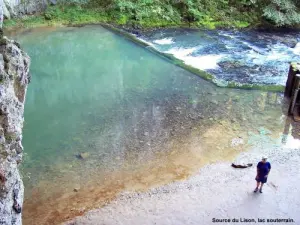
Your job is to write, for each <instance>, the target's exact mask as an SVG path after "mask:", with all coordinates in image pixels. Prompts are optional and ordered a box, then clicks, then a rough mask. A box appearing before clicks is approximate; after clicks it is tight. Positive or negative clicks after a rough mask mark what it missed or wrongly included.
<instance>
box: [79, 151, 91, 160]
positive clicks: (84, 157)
mask: <svg viewBox="0 0 300 225" xmlns="http://www.w3.org/2000/svg"><path fill="white" fill-rule="evenodd" d="M89 156H90V153H88V152H82V153H79V154H78V155H76V157H77V158H78V159H87V158H88V157H89Z"/></svg>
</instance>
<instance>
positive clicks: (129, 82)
mask: <svg viewBox="0 0 300 225" xmlns="http://www.w3.org/2000/svg"><path fill="white" fill-rule="evenodd" d="M16 39H17V40H18V41H19V42H20V43H21V44H22V46H23V47H24V49H25V50H26V51H27V52H28V54H29V55H30V57H31V59H32V65H31V75H32V81H31V83H30V85H29V88H28V92H27V99H26V105H25V125H24V135H23V145H24V148H25V156H24V162H23V165H22V173H23V176H24V182H25V187H26V199H27V202H30V203H28V204H30V205H34V203H36V202H39V199H31V198H30V196H32V194H33V193H34V190H36V189H37V188H38V187H39V186H40V185H41V184H42V183H43V184H44V185H45V182H46V184H47V186H48V187H49V189H47V191H46V190H44V192H45V193H43V195H45V196H47V197H49V196H50V197H51V194H52V193H55V192H57V191H58V190H59V189H60V188H61V189H63V188H64V191H66V190H67V187H69V186H70V184H71V186H72V185H73V183H74V182H76V185H77V184H80V185H83V186H84V184H85V183H87V182H89V181H90V180H93V179H94V178H93V177H94V176H95V174H97V179H98V181H99V182H100V183H101V182H102V180H101V178H99V177H102V178H103V179H104V178H105V180H106V179H108V178H107V176H108V174H110V173H112V172H118V171H124V168H125V166H124V165H126V170H128V171H131V173H134V172H135V171H139V168H141V167H143V166H144V164H146V163H148V162H151V161H153V160H156V158H157V154H158V153H166V154H165V155H164V157H165V158H163V159H162V158H160V160H162V161H159V163H166V162H167V161H168V160H169V159H168V157H169V156H168V154H167V153H168V152H172V154H173V153H174V151H177V152H180V154H183V156H184V155H185V154H186V155H187V154H189V151H188V147H187V146H188V145H189V144H190V143H191V138H190V137H195V136H196V137H198V139H199V140H198V139H197V140H198V141H197V142H195V143H196V145H197V146H200V147H202V148H203V149H202V150H201V153H199V155H200V158H201V154H203V156H205V158H206V159H208V158H209V157H211V156H213V155H215V156H216V155H218V156H219V157H220V158H222V157H225V156H226V155H227V153H226V151H227V150H228V151H229V152H230V154H237V153H238V152H237V151H236V150H232V149H231V147H230V143H231V138H233V137H239V136H241V137H243V138H245V143H246V142H247V135H248V133H249V132H250V131H251V132H258V133H259V132H260V131H261V129H267V130H270V131H271V133H272V135H274V136H275V137H276V138H278V139H280V138H281V135H282V133H283V131H284V126H285V123H284V122H285V120H284V116H283V111H284V107H283V105H282V95H281V94H280V93H268V92H260V91H245V90H237V89H225V88H217V87H216V86H214V85H213V84H211V83H209V82H206V81H204V80H202V79H201V78H199V77H197V76H194V75H193V74H191V73H189V72H187V71H185V70H183V69H181V68H179V67H176V66H174V65H172V64H171V63H169V62H167V61H165V60H163V59H162V58H159V57H157V56H156V55H154V54H152V53H151V52H149V51H147V49H144V48H142V47H139V46H137V45H135V44H134V43H131V42H129V41H128V40H125V39H124V38H122V37H120V36H117V35H115V34H113V33H112V32H110V31H108V30H106V29H104V28H102V27H100V26H86V27H82V28H58V29H54V30H53V29H52V30H50V29H39V30H35V31H32V32H27V33H23V34H20V35H19V36H17V37H16ZM215 127H216V128H218V129H221V130H219V131H218V130H215ZM212 131H214V132H215V133H213V137H215V138H216V139H215V140H216V142H214V143H210V141H209V140H207V139H205V134H206V135H207V133H209V134H210V133H211V132H212ZM195 132H196V133H195ZM202 136H203V137H204V138H202ZM174 143H176V144H174ZM218 143H221V144H222V145H226V148H225V150H224V152H222V153H220V151H219V150H218V151H217V150H216V149H217V148H215V147H216V146H217V145H218ZM224 143H225V144H224ZM227 145H228V146H229V147H228V146H227ZM174 146H175V147H176V148H175V147H174ZM221 147H222V146H221ZM174 149H175V150H174ZM178 149H180V150H178ZM218 149H219V147H218ZM245 149H246V147H245ZM214 151H216V152H215V153H214ZM84 152H85V153H87V158H86V159H84V160H82V159H79V158H78V154H80V153H84ZM229 152H228V154H229ZM232 152H233V153H232ZM173 155H174V154H173ZM172 160H173V159H172ZM185 163H186V165H184V166H186V167H188V164H189V162H185ZM193 163H194V162H193ZM157 166H162V165H161V164H159V165H158V164H157ZM166 166H167V163H166ZM199 166H200V165H199ZM172 168H173V167H172ZM162 173H163V172H162ZM145 176H146V174H145ZM58 179H59V182H58ZM168 179H169V178H168V177H166V179H165V180H166V181H168ZM171 179H172V177H171ZM98 185H99V183H98ZM72 190H73V189H71V191H72ZM67 191H69V190H67ZM41 204H42V203H41V202H39V205H38V206H40V205H41ZM25 205H26V201H25ZM43 212H44V211H43ZM24 216H25V217H26V213H25V214H24ZM32 216H37V215H31V217H32ZM27 217H29V216H27ZM25 221H26V219H25ZM37 221H38V220H37ZM27 223H28V224H30V223H29V222H27ZM41 224H42V223H41Z"/></svg>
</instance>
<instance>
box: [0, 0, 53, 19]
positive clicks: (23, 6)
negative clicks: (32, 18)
mask: <svg viewBox="0 0 300 225" xmlns="http://www.w3.org/2000/svg"><path fill="white" fill-rule="evenodd" d="M53 2H54V1H51V3H53ZM47 5H48V1H47V0H0V7H1V8H2V10H3V16H4V18H6V19H10V18H11V17H16V16H21V15H25V14H33V13H36V12H40V11H43V10H45V9H46V7H47Z"/></svg>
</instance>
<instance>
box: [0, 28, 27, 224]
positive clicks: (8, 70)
mask: <svg viewBox="0 0 300 225" xmlns="http://www.w3.org/2000/svg"><path fill="white" fill-rule="evenodd" d="M29 64H30V59H29V57H28V55H27V54H26V53H24V52H23V51H22V50H21V49H20V45H19V44H18V43H17V42H15V41H11V40H9V39H7V38H6V37H3V34H2V30H1V33H0V224H5V225H8V224H9V225H11V224H21V223H22V222H21V209H22V203H23V194H24V188H23V182H22V180H21V177H20V174H19V170H18V165H19V163H20V162H21V160H22V152H23V146H22V143H21V141H22V127H23V111H24V101H25V95H26V89H27V85H28V83H29Z"/></svg>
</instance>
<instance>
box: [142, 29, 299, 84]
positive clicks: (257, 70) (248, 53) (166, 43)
mask: <svg viewBox="0 0 300 225" xmlns="http://www.w3.org/2000/svg"><path fill="white" fill-rule="evenodd" d="M139 38H141V39H142V40H143V41H146V42H147V43H149V44H150V45H151V46H153V47H154V48H156V49H157V50H159V51H161V52H165V53H169V54H172V55H174V56H175V57H176V58H178V59H181V60H183V61H184V62H185V63H186V64H187V65H190V66H192V67H195V68H198V69H201V70H205V71H207V72H209V73H211V74H213V75H214V77H215V82H216V83H218V84H220V85H223V86H226V82H228V81H235V82H237V83H241V84H272V85H285V82H286V76H287V73H288V69H289V64H290V63H291V62H298V61H299V60H300V43H298V42H299V41H300V33H299V32H292V31H289V32H272V33H270V32H259V31H251V30H250V31H244V32H240V31H226V30H213V31H211V30H208V31H199V30H193V29H165V30H157V31H152V32H146V33H144V34H143V35H140V36H139Z"/></svg>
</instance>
